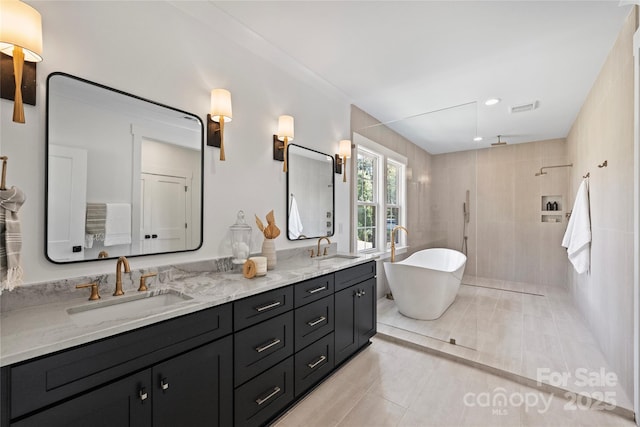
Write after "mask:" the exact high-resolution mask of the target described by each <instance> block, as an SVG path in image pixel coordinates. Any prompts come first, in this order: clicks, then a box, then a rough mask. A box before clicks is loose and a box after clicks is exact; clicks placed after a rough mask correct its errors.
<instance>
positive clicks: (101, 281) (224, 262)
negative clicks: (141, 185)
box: [0, 243, 337, 312]
mask: <svg viewBox="0 0 640 427" xmlns="http://www.w3.org/2000/svg"><path fill="white" fill-rule="evenodd" d="M315 247H316V245H315V244H314V245H310V246H304V247H300V248H293V249H285V250H281V251H278V252H277V257H278V260H279V261H280V260H282V261H285V260H292V259H296V258H303V257H309V250H310V249H311V248H315ZM323 247H324V245H323ZM336 250H337V244H336V243H331V245H330V246H329V253H330V254H334V253H336ZM254 255H255V256H259V255H260V254H254ZM110 262H113V264H114V270H115V260H111V261H110ZM277 268H278V267H277V266H276V269H277ZM232 271H236V272H237V273H238V274H241V271H242V270H241V266H239V265H237V264H233V262H232V257H222V258H215V259H211V260H203V261H195V262H189V263H184V264H176V265H165V266H159V267H152V268H144V269H139V270H134V269H133V268H132V269H131V273H122V289H123V290H124V291H125V292H127V291H137V289H138V286H139V283H140V276H142V275H143V274H149V273H156V274H157V276H155V277H150V278H148V279H147V284H148V286H149V289H153V287H154V284H156V283H169V282H171V281H173V280H177V279H180V278H181V277H183V276H187V275H192V274H193V273H204V272H208V273H218V272H220V273H227V272H232ZM95 282H97V283H98V288H99V291H100V294H101V295H111V294H112V293H113V291H114V289H115V283H116V274H115V271H114V273H110V274H100V275H96V276H80V277H72V278H68V279H63V280H56V281H51V282H43V283H32V284H28V285H24V286H18V287H16V288H15V289H13V290H12V291H10V292H6V291H5V292H3V293H2V295H0V311H2V312H5V311H11V310H17V309H21V308H26V307H33V306H37V305H42V304H49V303H55V302H60V301H66V300H69V299H74V298H80V297H82V296H83V295H85V294H86V295H87V297H88V295H89V293H90V292H89V290H88V289H76V286H77V285H81V284H84V283H95Z"/></svg>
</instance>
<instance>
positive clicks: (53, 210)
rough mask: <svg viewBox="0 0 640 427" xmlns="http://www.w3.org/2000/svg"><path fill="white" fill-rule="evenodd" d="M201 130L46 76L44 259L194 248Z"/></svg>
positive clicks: (177, 115) (142, 102)
mask: <svg viewBox="0 0 640 427" xmlns="http://www.w3.org/2000/svg"><path fill="white" fill-rule="evenodd" d="M202 149H203V124H202V121H201V120H200V118H199V117H197V116H196V115H194V114H191V113H187V112H184V111H180V110H178V109H175V108H171V107H167V106H165V105H161V104H158V103H156V102H153V101H149V100H146V99H142V98H140V97H137V96H135V95H131V94H128V93H125V92H122V91H119V90H116V89H112V88H109V87H106V86H103V85H100V84H97V83H94V82H90V81H87V80H84V79H81V78H78V77H74V76H71V75H68V74H65V73H52V74H51V75H49V77H48V78H47V139H46V150H47V156H46V172H47V173H46V180H47V181H46V188H47V192H46V199H47V200H46V209H47V211H46V219H47V223H46V224H47V230H46V242H45V251H46V255H47V258H48V259H49V260H50V261H52V262H55V263H69V262H79V261H89V260H96V259H100V258H116V257H119V256H122V255H126V256H136V255H149V254H157V253H167V252H179V251H189V250H195V249H198V248H199V247H200V246H201V244H202V167H203V154H202V153H203V151H202Z"/></svg>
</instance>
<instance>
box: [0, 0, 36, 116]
mask: <svg viewBox="0 0 640 427" xmlns="http://www.w3.org/2000/svg"><path fill="white" fill-rule="evenodd" d="M0 52H2V53H4V54H6V55H9V56H12V57H13V74H14V80H15V95H14V100H13V121H14V122H16V123H24V106H23V104H22V71H23V68H24V61H29V62H40V61H42V56H41V55H42V18H41V17H40V13H39V12H38V11H37V10H35V9H34V8H32V7H31V6H29V5H28V4H26V3H23V2H21V1H19V0H2V1H0ZM3 74H4V73H3Z"/></svg>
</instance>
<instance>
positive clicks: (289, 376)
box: [235, 357, 294, 427]
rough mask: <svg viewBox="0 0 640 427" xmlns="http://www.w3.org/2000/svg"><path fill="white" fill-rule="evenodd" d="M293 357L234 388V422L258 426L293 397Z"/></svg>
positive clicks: (239, 426) (239, 425)
mask: <svg viewBox="0 0 640 427" xmlns="http://www.w3.org/2000/svg"><path fill="white" fill-rule="evenodd" d="M293 383H294V377H293V357H289V358H288V359H286V360H284V361H283V362H282V363H280V364H278V365H276V366H274V367H272V368H271V369H269V370H267V371H266V372H264V373H262V374H260V375H258V376H257V377H255V378H254V379H252V380H251V381H249V382H248V383H246V384H245V385H243V386H242V387H238V388H237V389H236V392H235V425H236V426H238V427H245V426H247V427H248V426H260V425H263V424H264V423H265V422H267V421H269V420H270V419H271V418H273V417H274V416H275V415H276V414H277V413H279V412H280V411H281V410H282V409H284V408H285V407H286V406H287V405H289V403H291V401H292V400H293Z"/></svg>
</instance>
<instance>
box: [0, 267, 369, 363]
mask: <svg viewBox="0 0 640 427" xmlns="http://www.w3.org/2000/svg"><path fill="white" fill-rule="evenodd" d="M374 258H375V257H374V256H368V255H363V256H359V257H357V258H353V257H343V256H341V255H333V256H329V257H322V258H314V259H311V258H303V257H298V258H292V259H286V260H283V261H280V260H278V264H277V265H276V268H275V269H273V270H269V271H268V272H267V275H266V276H263V277H255V278H253V279H245V278H244V277H243V276H242V274H241V273H239V272H193V271H185V270H179V269H176V270H175V271H174V272H172V274H171V277H170V279H169V280H167V281H166V282H160V283H158V282H153V281H152V282H151V286H150V291H149V295H156V294H164V293H167V292H168V291H169V292H171V293H172V294H174V295H176V294H180V295H186V296H187V298H189V299H186V300H184V301H179V302H177V303H173V304H170V305H168V306H165V307H157V308H148V309H144V308H141V309H139V310H138V309H135V310H126V309H125V310H119V313H116V314H113V313H105V312H104V311H103V309H102V308H100V309H96V310H89V311H86V310H84V309H86V308H89V307H90V306H92V305H96V304H100V305H102V306H105V305H108V304H109V303H111V302H113V303H118V302H120V301H121V300H118V298H121V299H123V298H128V297H131V296H132V295H136V294H138V293H137V291H136V290H130V289H126V290H125V291H126V294H125V296H120V297H113V296H110V295H109V296H104V295H103V296H102V298H101V299H100V300H98V301H87V298H86V295H84V292H83V293H82V294H83V297H77V298H69V299H67V300H64V301H55V302H51V303H44V304H40V305H36V306H31V307H24V308H18V309H15V310H8V311H3V312H2V314H1V316H0V339H1V344H0V366H7V365H11V364H13V363H17V362H22V361H25V360H29V359H31V358H34V357H38V356H43V355H46V354H49V353H52V352H55V351H59V350H64V349H67V348H71V347H74V346H77V345H81V344H86V343H89V342H91V341H94V340H98V339H101V338H106V337H109V336H113V335H117V334H120V333H123V332H127V331H130V330H133V329H136V328H140V327H143V326H147V325H151V324H153V323H156V322H159V321H163V320H167V319H171V318H174V317H178V316H183V315H185V314H189V313H194V312H196V311H200V310H203V309H206V308H209V307H214V306H217V305H221V304H224V303H227V302H230V301H234V300H238V299H241V298H245V297H248V296H251V295H255V294H259V293H261V292H265V291H268V290H271V289H276V288H279V287H283V286H287V285H290V284H293V283H296V282H300V281H303V280H307V279H311V278H313V277H317V276H321V275H324V274H329V273H332V272H334V271H338V270H341V269H344V268H346V267H350V266H353V265H357V264H362V263H365V262H367V261H370V260H372V259H374ZM124 275H126V274H124ZM83 291H84V290H83ZM86 291H87V292H86V293H87V294H88V293H89V291H88V289H87V290H86ZM74 295H75V294H74ZM130 304H132V307H133V304H135V303H132V302H127V303H123V304H117V305H118V306H120V307H123V306H124V305H130ZM69 309H71V311H84V313H83V315H82V316H72V315H70V314H69V313H68V312H67V310H69ZM101 311H102V313H101ZM87 313H90V314H89V315H88V316H87Z"/></svg>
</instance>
